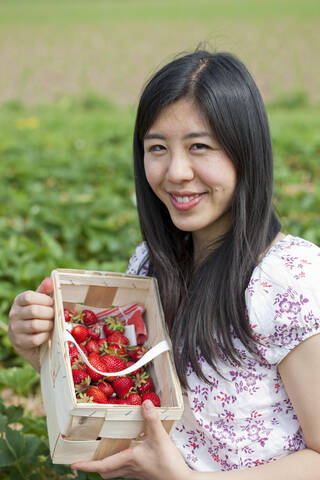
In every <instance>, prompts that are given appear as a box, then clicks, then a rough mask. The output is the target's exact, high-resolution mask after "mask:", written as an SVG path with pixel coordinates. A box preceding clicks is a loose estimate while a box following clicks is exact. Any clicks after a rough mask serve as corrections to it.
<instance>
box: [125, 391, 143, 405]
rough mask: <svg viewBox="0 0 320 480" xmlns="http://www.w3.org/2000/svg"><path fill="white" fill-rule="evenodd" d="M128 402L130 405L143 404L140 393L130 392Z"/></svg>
mask: <svg viewBox="0 0 320 480" xmlns="http://www.w3.org/2000/svg"><path fill="white" fill-rule="evenodd" d="M126 402H127V404H128V405H141V403H142V398H141V397H140V395H139V394H138V393H130V394H129V395H128V397H127V398H126Z"/></svg>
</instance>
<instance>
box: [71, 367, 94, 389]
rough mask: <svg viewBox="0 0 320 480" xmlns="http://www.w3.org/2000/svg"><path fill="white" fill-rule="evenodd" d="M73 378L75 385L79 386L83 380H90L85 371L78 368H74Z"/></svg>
mask: <svg viewBox="0 0 320 480" xmlns="http://www.w3.org/2000/svg"><path fill="white" fill-rule="evenodd" d="M72 377H73V383H74V385H78V383H81V382H82V381H83V380H87V379H89V380H90V377H89V375H88V373H87V372H86V371H85V370H79V369H77V368H72Z"/></svg>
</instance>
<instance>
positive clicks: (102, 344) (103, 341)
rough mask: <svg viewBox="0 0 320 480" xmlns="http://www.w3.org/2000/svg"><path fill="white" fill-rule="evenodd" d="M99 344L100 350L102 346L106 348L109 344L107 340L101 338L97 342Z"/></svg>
mask: <svg viewBox="0 0 320 480" xmlns="http://www.w3.org/2000/svg"><path fill="white" fill-rule="evenodd" d="M97 342H98V345H99V348H100V347H101V346H104V345H105V344H106V345H107V344H108V342H107V339H106V338H99V340H97ZM100 353H101V352H100Z"/></svg>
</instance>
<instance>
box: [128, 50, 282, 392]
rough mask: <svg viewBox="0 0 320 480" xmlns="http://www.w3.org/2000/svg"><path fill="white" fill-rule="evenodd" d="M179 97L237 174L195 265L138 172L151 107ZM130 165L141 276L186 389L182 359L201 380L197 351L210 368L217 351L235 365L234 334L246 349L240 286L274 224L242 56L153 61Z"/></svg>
mask: <svg viewBox="0 0 320 480" xmlns="http://www.w3.org/2000/svg"><path fill="white" fill-rule="evenodd" d="M182 98H185V99H187V100H192V101H193V102H194V104H195V106H196V108H198V109H200V112H201V113H202V114H203V115H204V118H205V119H206V120H207V121H208V123H209V126H210V127H211V129H212V133H213V135H214V137H215V138H216V140H217V141H218V143H219V144H220V146H221V148H222V149H223V150H224V152H225V153H226V154H227V155H228V157H229V158H230V159H231V161H232V162H233V164H234V167H235V169H236V176H237V183H236V188H235V191H234V194H233V198H232V205H231V212H230V213H231V218H232V222H231V227H230V229H229V231H228V232H227V233H226V234H225V235H224V236H223V238H222V239H220V242H219V243H218V244H217V245H216V248H214V249H211V250H208V252H207V255H206V257H205V260H204V261H202V263H201V264H200V266H198V267H197V268H196V267H195V265H194V260H193V242H192V236H191V233H190V232H184V231H181V230H179V229H178V228H176V227H175V225H174V224H173V222H172V221H171V218H170V215H169V213H168V210H167V208H166V207H165V205H164V204H163V203H162V202H161V201H160V200H159V199H158V197H157V196H156V195H155V194H154V192H153V191H152V189H151V187H150V186H149V184H148V181H147V179H146V175H145V170H144V147H143V139H144V136H145V135H146V133H147V132H148V131H149V130H150V128H151V127H152V125H153V123H154V122H155V120H156V118H157V116H158V115H159V114H160V112H161V111H162V110H163V109H164V108H166V107H167V106H169V105H171V104H173V103H174V102H176V101H178V100H180V99H182ZM134 171H135V182H136V195H137V206H138V213H139V218H140V225H141V231H142V235H143V238H144V240H145V241H146V242H147V246H148V249H149V262H150V267H149V274H151V275H153V276H154V277H156V278H157V280H158V284H159V289H160V295H161V300H162V304H163V309H164V314H165V319H166V322H167V326H168V329H169V333H170V337H171V340H172V344H173V353H174V359H175V364H176V369H177V373H178V376H179V379H180V381H181V384H182V386H183V387H186V388H187V386H188V382H187V375H186V373H187V368H188V366H191V367H192V368H193V370H194V371H195V373H196V374H197V376H198V377H199V378H200V379H202V380H204V381H206V382H208V383H210V381H209V379H207V378H206V377H205V375H204V374H203V372H202V370H201V366H200V362H199V350H200V351H201V354H202V356H203V357H204V359H205V360H206V361H207V362H208V363H209V365H211V366H212V367H213V368H214V369H215V370H216V371H218V370H219V369H218V359H221V358H224V359H225V360H227V361H231V362H233V363H234V362H235V363H236V364H238V365H239V364H240V363H241V362H240V359H239V357H238V354H237V351H236V349H235V347H234V342H233V337H234V336H235V335H236V336H237V337H238V338H239V339H240V340H241V342H242V343H243V345H245V346H246V347H247V348H248V350H249V351H251V352H253V353H254V352H255V341H254V339H253V334H252V331H251V328H250V325H249V322H248V318H247V312H246V304H245V289H246V287H247V286H248V283H249V281H250V277H251V275H252V272H253V269H254V268H255V266H256V265H257V264H258V263H259V256H260V255H261V254H262V253H263V252H264V251H265V250H266V248H267V247H268V245H269V244H270V243H271V242H272V240H273V239H274V238H275V236H276V235H277V233H278V232H279V231H280V223H279V222H278V220H277V218H276V216H275V214H274V212H273V210H272V191H273V158H272V148H271V140H270V132H269V126H268V120H267V116H266V112H265V108H264V104H263V100H262V98H261V95H260V92H259V90H258V88H257V86H256V84H255V82H254V80H253V78H252V77H251V75H250V73H249V72H248V70H247V69H246V67H245V66H244V65H243V63H242V62H240V61H239V60H238V59H237V58H236V57H234V56H233V55H231V54H229V53H210V52H207V51H205V50H197V51H196V52H194V53H191V54H187V55H184V56H182V57H180V58H176V59H174V60H173V61H172V62H170V63H169V64H167V65H166V66H164V67H163V68H161V69H160V70H159V71H158V72H157V73H156V74H155V75H154V76H153V77H152V78H151V80H150V81H149V82H148V83H147V85H146V87H145V88H144V91H143V93H142V95H141V99H140V103H139V106H138V111H137V118H136V124H135V131H134Z"/></svg>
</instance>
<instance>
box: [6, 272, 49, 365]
mask: <svg viewBox="0 0 320 480" xmlns="http://www.w3.org/2000/svg"><path fill="white" fill-rule="evenodd" d="M52 290H53V283H52V280H51V278H45V279H44V280H43V281H42V282H41V284H40V285H39V287H38V288H37V290H36V291H35V292H34V291H32V290H28V291H26V292H22V293H20V294H19V295H17V296H16V298H15V299H14V302H13V304H12V307H11V310H10V313H9V329H8V335H9V339H10V341H11V343H12V346H13V348H14V349H15V350H16V352H17V353H19V355H21V356H22V357H23V358H25V359H26V360H27V361H28V362H29V363H31V365H32V366H33V367H34V368H35V369H36V370H37V371H38V372H39V371H40V361H39V347H40V345H42V344H43V343H45V342H46V341H47V340H48V339H49V337H50V334H51V331H52V329H53V320H54V308H53V299H52V297H51V296H50V294H51V293H52Z"/></svg>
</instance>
